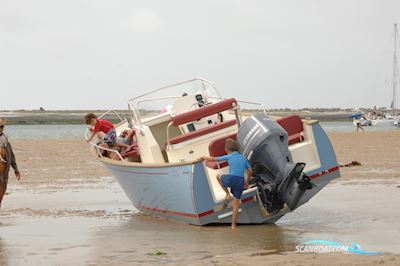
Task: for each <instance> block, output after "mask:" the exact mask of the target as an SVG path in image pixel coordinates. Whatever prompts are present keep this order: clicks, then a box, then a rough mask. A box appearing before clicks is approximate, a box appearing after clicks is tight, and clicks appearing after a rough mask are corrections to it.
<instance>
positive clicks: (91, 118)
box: [85, 113, 117, 148]
mask: <svg viewBox="0 0 400 266" xmlns="http://www.w3.org/2000/svg"><path fill="white" fill-rule="evenodd" d="M85 122H86V124H87V125H90V126H91V131H92V134H91V136H90V138H89V139H88V140H87V142H90V141H91V140H92V139H93V138H94V136H96V135H97V136H98V137H99V139H100V140H101V141H100V143H98V144H100V145H101V146H103V147H104V145H103V144H107V146H108V147H107V148H111V147H112V146H113V145H114V144H115V142H116V140H117V133H116V131H115V127H114V125H113V124H112V123H111V122H110V121H108V120H104V119H99V118H97V116H96V115H95V114H93V113H88V114H87V115H86V116H85Z"/></svg>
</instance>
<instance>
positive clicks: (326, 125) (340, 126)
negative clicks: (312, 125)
mask: <svg viewBox="0 0 400 266" xmlns="http://www.w3.org/2000/svg"><path fill="white" fill-rule="evenodd" d="M320 124H321V126H322V128H323V129H324V130H325V131H326V132H354V131H356V127H355V126H354V125H353V122H350V121H349V122H320ZM363 128H364V130H365V131H366V132H368V131H388V130H397V127H395V126H394V125H393V121H385V122H380V123H378V124H376V125H374V126H368V127H363Z"/></svg>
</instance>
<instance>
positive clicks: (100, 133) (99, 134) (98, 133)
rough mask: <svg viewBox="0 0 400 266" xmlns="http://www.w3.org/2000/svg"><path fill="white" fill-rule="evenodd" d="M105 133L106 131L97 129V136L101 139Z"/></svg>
mask: <svg viewBox="0 0 400 266" xmlns="http://www.w3.org/2000/svg"><path fill="white" fill-rule="evenodd" d="M105 135H106V133H104V132H103V131H99V132H97V137H98V138H99V139H100V140H102V139H103V138H104V136H105Z"/></svg>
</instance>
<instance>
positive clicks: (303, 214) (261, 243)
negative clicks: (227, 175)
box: [0, 178, 400, 265]
mask: <svg viewBox="0 0 400 266" xmlns="http://www.w3.org/2000/svg"><path fill="white" fill-rule="evenodd" d="M77 183H79V184H80V185H79V188H80V189H78V186H75V185H71V186H59V187H57V185H54V184H49V185H44V186H42V187H40V188H35V189H32V190H31V189H16V188H11V189H10V195H8V196H7V198H6V200H5V202H4V206H3V209H2V210H1V212H0V223H1V224H0V262H3V264H4V265H7V263H8V264H9V265H19V264H31V265H38V264H41V265H81V264H84V265H106V264H109V263H111V262H112V263H113V264H116V263H127V264H148V263H160V262H162V263H166V264H171V265H172V264H176V263H188V262H190V263H194V264H196V263H201V262H204V261H207V262H212V260H213V259H214V258H218V257H219V256H226V255H227V254H230V253H232V251H233V250H237V251H241V252H247V253H248V254H249V256H250V255H251V256H267V255H269V254H274V253H279V252H285V251H294V250H295V247H296V245H298V244H300V243H302V242H304V241H307V240H311V239H326V240H331V241H337V242H342V243H344V244H347V245H350V244H351V243H352V242H356V243H359V244H360V245H361V246H362V248H363V249H366V250H372V251H386V252H399V250H398V247H399V246H400V228H399V226H397V225H398V221H399V219H400V208H398V207H397V205H396V204H398V203H399V202H400V201H399V199H400V188H398V187H397V185H398V183H397V185H395V184H388V185H383V184H377V183H376V182H374V183H370V184H366V183H363V184H352V185H345V184H343V183H336V184H331V185H329V186H328V187H327V188H325V189H324V190H323V191H321V192H320V193H319V194H318V195H317V196H316V197H315V198H313V199H312V200H311V201H310V202H309V203H308V204H306V205H305V206H302V207H301V208H299V209H298V210H296V211H295V212H293V213H291V214H289V215H287V216H285V217H284V218H283V219H282V220H280V221H279V222H278V223H277V224H276V225H252V226H240V227H239V228H238V230H236V231H232V230H231V229H230V228H229V226H225V225H212V226H205V227H198V226H192V225H186V224H181V223H176V222H172V221H167V220H165V219H160V218H155V217H150V216H147V215H144V214H141V213H138V212H137V211H136V210H135V209H134V208H133V207H132V206H131V204H130V202H129V201H128V199H127V198H126V196H125V195H124V194H123V192H122V191H121V189H120V188H119V186H118V184H117V183H116V182H114V181H113V179H112V178H103V179H102V180H101V181H100V182H97V183H93V182H91V183H87V184H86V183H85V182H80V181H79V180H77ZM157 251H160V253H157ZM164 253H166V254H164Z"/></svg>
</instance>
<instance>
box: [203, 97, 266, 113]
mask: <svg viewBox="0 0 400 266" xmlns="http://www.w3.org/2000/svg"><path fill="white" fill-rule="evenodd" d="M209 99H217V100H226V98H220V97H209ZM236 101H237V102H238V103H239V105H240V103H244V104H251V105H257V106H260V107H261V110H262V112H263V113H264V115H267V109H266V108H265V105H264V104H263V103H259V102H252V101H243V100H237V99H236ZM240 109H242V107H240ZM240 111H241V110H240Z"/></svg>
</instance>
